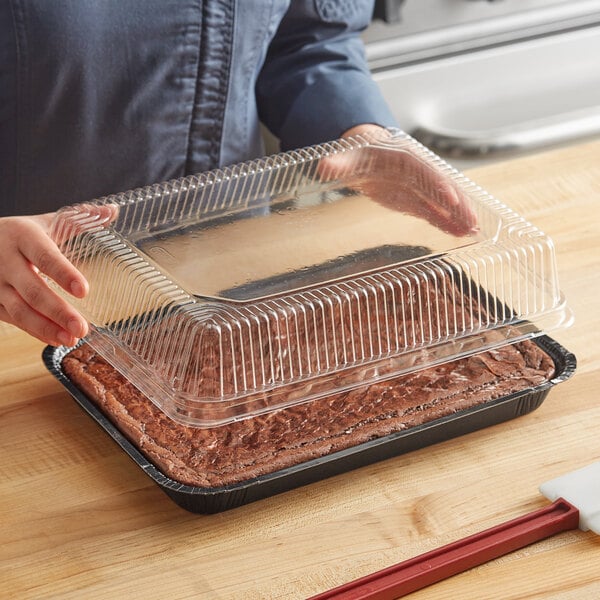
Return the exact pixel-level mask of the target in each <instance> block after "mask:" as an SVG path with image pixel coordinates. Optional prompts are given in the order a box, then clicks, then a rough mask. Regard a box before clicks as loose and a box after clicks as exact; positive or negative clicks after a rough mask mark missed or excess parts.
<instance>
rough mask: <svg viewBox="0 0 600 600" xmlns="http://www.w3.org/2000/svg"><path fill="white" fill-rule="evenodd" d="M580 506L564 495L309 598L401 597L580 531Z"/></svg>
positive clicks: (383, 599) (390, 599) (371, 599)
mask: <svg viewBox="0 0 600 600" xmlns="http://www.w3.org/2000/svg"><path fill="white" fill-rule="evenodd" d="M578 526H579V510H578V509H577V508H575V507H574V506H573V505H572V504H570V503H569V502H567V501H566V500H563V499H562V498H559V499H558V500H556V501H555V502H554V503H553V504H551V505H549V506H547V507H545V508H542V509H540V510H537V511H534V512H531V513H529V514H527V515H524V516H522V517H517V518H516V519H513V520H512V521H507V522H506V523H502V524H500V525H497V526H495V527H491V528H490V529H486V530H485V531H482V532H480V533H476V534H474V535H471V536H469V537H466V538H463V539H462V540H459V541H457V542H452V543H451V544H447V545H446V546H442V547H441V548H437V549H435V550H432V551H430V552H426V553H425V554H421V555H420V556H417V557H415V558H411V559H408V560H406V561H404V562H401V563H398V564H397V565H393V566H391V567H388V568H386V569H382V570H381V571H377V572H376V573H372V574H371V575H366V576H365V577H361V578H360V579H356V580H355V581H351V582H350V583H346V584H344V585H341V586H339V587H336V588H334V589H331V590H329V591H327V592H323V593H321V594H318V595H316V596H313V597H312V598H310V599H309V600H396V598H400V597H401V596H404V595H405V594H409V593H411V592H414V591H416V590H419V589H421V588H424V587H426V586H428V585H431V584H432V583H436V582H438V581H441V580H442V579H446V578H447V577H451V576H452V575H456V574H457V573H462V572H463V571H466V570H468V569H471V568H472V567H475V566H477V565H481V564H483V563H485V562H487V561H489V560H491V559H493V558H498V557H499V556H503V555H504V554H508V553H509V552H512V551H514V550H517V549H519V548H523V547H525V546H527V545H529V544H532V543H534V542H537V541H539V540H543V539H545V538H547V537H550V536H552V535H554V534H556V533H560V532H561V531H569V530H571V529H577V527H578Z"/></svg>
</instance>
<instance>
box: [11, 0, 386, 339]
mask: <svg viewBox="0 0 600 600" xmlns="http://www.w3.org/2000/svg"><path fill="white" fill-rule="evenodd" d="M372 11H373V2H372V0H353V1H352V2H336V1H333V0H291V1H290V0H189V1H188V2H183V1H181V0H104V1H103V2H96V1H95V0H78V1H77V2H73V1H72V0H53V1H52V2H44V1H43V0H20V1H19V0H0V199H1V201H0V211H1V212H0V255H1V256H2V258H3V260H2V263H1V265H0V319H1V320H3V321H6V322H8V323H11V324H13V325H16V326H17V327H19V328H21V329H23V330H24V331H26V332H28V333H29V334H31V335H33V336H34V337H37V338H38V339H40V340H42V341H43V342H45V343H49V344H53V345H67V346H70V345H73V344H75V343H76V342H77V340H78V339H79V338H81V337H83V336H85V335H86V333H87V331H88V324H87V322H86V321H85V319H84V318H83V317H82V315H80V314H79V313H78V312H77V311H76V310H75V308H74V307H73V306H71V304H70V303H69V302H67V301H66V300H65V299H64V298H62V297H61V296H59V295H58V294H56V293H55V292H54V291H53V290H52V289H51V287H49V286H48V285H47V283H46V278H49V279H52V280H53V281H55V282H56V283H57V284H58V285H59V286H60V287H62V288H63V289H64V290H66V291H67V292H68V293H70V294H72V296H73V297H75V298H82V297H84V296H85V295H86V294H87V293H88V287H89V286H88V284H87V282H86V280H85V277H84V276H83V275H82V274H81V273H80V272H79V271H77V269H75V267H74V266H73V265H71V264H70V263H69V261H68V260H67V259H66V258H65V257H64V256H63V255H62V254H61V253H60V251H59V250H58V248H57V246H56V244H55V243H54V242H53V241H52V239H51V238H50V236H49V227H50V223H51V221H52V218H53V212H54V211H56V210H57V209H58V208H60V207H61V206H65V205H68V204H73V203H76V202H82V201H88V200H91V199H93V198H99V197H102V196H105V195H108V194H110V193H114V192H119V191H124V190H128V189H134V188H138V187H141V186H144V185H147V184H151V183H155V182H158V181H165V180H169V179H174V178H178V177H181V176H184V175H187V174H192V173H199V172H202V171H206V170H209V169H212V168H215V167H218V166H223V165H228V164H232V163H236V162H240V161H243V160H247V159H251V158H255V157H258V156H261V155H263V154H264V151H265V150H264V146H263V142H262V140H263V136H262V135H261V123H262V124H264V126H265V127H266V128H267V129H268V130H269V131H270V132H271V133H272V134H273V135H274V136H275V137H276V138H277V139H278V140H279V142H280V145H281V149H282V150H287V149H292V148H299V147H302V146H308V145H312V144H317V143H321V142H325V141H328V140H332V139H336V138H339V137H342V136H345V135H351V134H356V133H360V132H364V131H372V130H379V129H381V128H387V127H397V123H396V121H395V119H394V117H393V115H392V113H391V112H390V109H389V107H388V106H387V104H386V102H385V100H384V99H383V97H382V95H381V93H380V91H379V89H378V87H377V85H376V84H375V82H374V81H373V79H372V77H371V75H370V72H369V69H368V65H367V62H366V59H365V54H364V48H363V45H362V41H361V38H360V33H361V31H362V30H363V29H364V28H365V27H366V26H367V25H368V24H369V22H370V19H371V15H372Z"/></svg>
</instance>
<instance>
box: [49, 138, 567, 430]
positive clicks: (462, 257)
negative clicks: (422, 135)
mask: <svg viewBox="0 0 600 600" xmlns="http://www.w3.org/2000/svg"><path fill="white" fill-rule="evenodd" d="M52 235H53V237H54V239H55V240H56V241H57V243H58V244H59V246H60V248H61V250H62V251H63V252H64V253H65V255H66V256H67V257H68V258H69V259H70V260H71V261H72V262H73V264H74V265H75V266H76V267H77V268H78V269H80V270H81V271H82V272H83V273H84V275H85V276H86V277H87V279H88V281H89V283H90V293H89V294H88V296H87V297H86V298H85V299H84V300H81V301H79V300H77V301H74V304H75V306H76V307H77V308H78V310H80V311H81V313H82V314H83V315H85V316H86V318H87V319H88V320H89V321H90V323H91V333H90V335H89V336H88V341H89V343H90V344H91V345H92V346H94V347H95V349H96V350H97V351H98V352H99V353H101V354H102V355H103V356H104V357H105V358H106V359H107V360H108V361H109V362H110V363H111V364H112V365H113V366H114V367H115V368H116V369H117V370H119V371H120V372H121V373H122V374H123V375H124V376H125V377H126V378H127V379H129V380H130V381H131V382H132V383H133V384H134V385H135V386H137V387H138V388H139V389H140V390H141V391H142V392H143V393H144V394H145V395H147V396H148V397H149V398H150V399H151V400H152V401H153V402H154V403H156V404H157V405H158V406H159V408H161V409H162V410H163V411H164V413H166V414H167V415H168V416H169V417H171V418H172V419H175V420H176V421H179V422H181V423H185V424H188V425H195V426H215V425H218V424H222V423H227V422H229V421H232V420H236V419H241V418H245V417H249V416H253V415H257V414H260V413H262V412H265V411H271V410H275V409H278V408H282V407H286V406H290V405H292V404H296V403H300V402H306V401H310V400H311V399H314V398H316V397H319V396H323V395H328V394H332V393H336V392H340V391H343V390H346V389H349V388H352V387H356V386H363V385H368V384H370V383H374V382H377V381H381V380H384V379H387V378H391V377H394V376H396V375H398V374H401V373H406V372H408V371H412V370H415V369H420V368H424V367H429V366H432V365H435V364H438V363H440V362H445V361H448V360H451V359H455V358H458V357H462V356H466V355H469V354H472V353H474V352H479V351H481V350H483V349H487V348H493V347H495V346H498V345H501V344H505V343H508V342H514V341H517V340H520V339H524V338H527V337H532V336H535V335H537V334H539V333H541V332H542V331H545V332H547V331H550V330H552V329H555V328H557V327H562V326H566V325H567V324H568V323H569V322H570V320H571V316H570V312H569V311H568V309H567V307H566V305H565V302H564V300H563V297H562V295H561V293H560V290H559V286H558V280H557V272H556V265H555V255H554V248H553V245H552V242H551V240H550V239H549V238H548V237H547V236H546V235H544V234H543V233H542V232H541V231H539V230H538V229H536V228H535V227H534V226H532V225H531V224H530V223H528V222H526V221H525V220H523V219H522V218H521V217H520V216H519V215H517V214H516V213H514V212H513V211H511V210H510V209H509V208H507V207H506V206H504V205H503V204H501V203H500V202H498V201H497V200H496V199H494V198H492V197H491V196H490V195H489V194H487V193H486V192H484V191H483V190H482V189H481V188H479V187H478V186H476V185H475V184H473V183H472V182H471V181H469V180H468V179H466V178H465V177H464V176H463V175H461V174H460V173H458V172H457V171H455V170H454V169H452V168H451V167H450V166H448V165H447V164H446V163H444V162H443V161H441V160H440V159H439V158H437V157H436V156H435V155H433V154H432V153H431V152H430V151H428V150H427V149H425V148H424V147H423V146H421V145H420V144H418V143H417V142H416V141H415V140H413V139H412V138H411V137H410V136H408V135H406V134H404V133H402V132H398V131H388V132H384V133H382V135H381V136H378V137H373V136H365V137H355V138H351V139H343V140H337V141H334V142H331V143H327V144H322V145H319V146H314V147H310V148H304V149H301V150H297V151H293V152H287V153H282V154H278V155H275V156H272V157H268V158H264V159H260V160H255V161H250V162H246V163H242V164H239V165H235V166H233V167H227V168H224V169H220V170H215V171H210V172H207V173H203V174H201V175H197V176H190V177H186V178H183V179H179V180H176V181H170V182H167V183H162V184H157V185H153V186H149V187H146V188H142V189H138V190H134V191H130V192H126V193H122V194H116V195H113V196H109V197H106V198H102V199H100V200H97V201H94V202H91V203H86V204H81V205H75V206H70V207H66V208H64V209H62V210H61V211H59V213H58V214H57V217H56V219H55V222H54V227H53V233H52ZM70 301H73V299H72V298H70Z"/></svg>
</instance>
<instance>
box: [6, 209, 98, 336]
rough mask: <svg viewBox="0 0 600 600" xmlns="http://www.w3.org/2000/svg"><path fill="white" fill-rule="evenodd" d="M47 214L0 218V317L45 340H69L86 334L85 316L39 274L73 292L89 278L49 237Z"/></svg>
mask: <svg viewBox="0 0 600 600" xmlns="http://www.w3.org/2000/svg"><path fill="white" fill-rule="evenodd" d="M52 218H53V214H52V213H47V214H44V215H35V216H27V217H4V218H0V257H2V258H1V262H0V320H3V321H6V322H7V323H11V324H12V325H16V326H17V327H19V328H20V329H22V330H24V331H26V332H27V333H29V334H30V335H32V336H34V337H36V338H38V339H39V340H41V341H42V342H45V343H46V344H51V345H55V346H60V345H64V346H72V345H74V344H76V343H77V340H78V339H79V338H81V337H83V336H84V335H86V334H87V332H88V324H87V321H86V320H85V319H84V318H83V317H82V316H81V315H80V314H79V313H78V312H77V311H76V310H75V309H74V308H73V307H72V306H71V305H70V304H69V303H68V302H67V301H66V300H65V299H64V298H62V297H61V296H59V295H58V294H57V293H56V292H55V291H54V290H52V289H51V288H50V287H49V286H48V284H47V283H46V281H45V279H44V277H42V275H45V276H47V277H49V278H50V279H52V280H53V281H55V282H56V283H57V284H58V285H59V286H60V287H62V288H63V289H64V290H66V291H67V292H68V293H70V294H71V295H73V296H74V297H76V298H83V297H84V296H85V295H86V294H87V292H88V283H87V281H86V279H85V277H84V276H83V275H82V274H81V273H80V272H79V271H78V270H77V269H76V268H75V267H74V266H73V265H72V264H71V263H70V262H69V261H68V260H67V259H66V258H65V256H63V254H62V253H61V252H60V250H59V249H58V247H57V245H56V244H55V243H54V241H53V240H52V239H51V238H50V236H49V230H50V225H51V223H52Z"/></svg>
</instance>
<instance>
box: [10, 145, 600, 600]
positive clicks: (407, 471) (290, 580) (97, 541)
mask: <svg viewBox="0 0 600 600" xmlns="http://www.w3.org/2000/svg"><path fill="white" fill-rule="evenodd" d="M469 175H470V176H471V177H472V178H473V179H474V180H475V181H476V182H477V183H479V184H480V185H481V186H482V187H484V188H485V189H487V190H488V191H490V192H491V193H493V194H494V195H496V196H497V197H498V198H500V199H501V200H502V201H503V202H504V203H506V204H508V205H509V206H510V207H511V208H513V209H515V210H516V211H517V212H519V213H521V214H522V215H523V216H524V217H526V218H527V219H528V220H530V221H531V222H533V223H534V224H535V225H537V226H538V227H539V228H540V229H542V230H544V231H545V232H546V233H548V234H549V235H550V236H551V237H552V239H553V240H554V242H555V245H556V249H557V257H558V267H559V276H560V279H561V287H562V289H563V290H564V293H565V295H566V297H567V299H568V302H569V304H570V306H571V308H572V309H573V311H574V313H575V317H576V321H575V323H574V325H573V326H572V327H571V328H569V329H567V330H565V331H560V332H558V333H553V334H552V336H553V337H554V338H555V339H557V340H558V341H559V342H560V343H562V344H563V345H564V346H565V347H566V348H568V349H569V350H571V351H572V352H574V353H575V354H576V356H577V358H578V368H577V372H576V373H575V375H574V376H573V377H572V378H571V379H570V380H569V381H566V382H564V383H561V384H560V385H558V386H556V387H555V388H554V389H553V390H552V391H551V392H550V394H549V395H548V397H547V398H546V400H545V401H544V403H543V404H542V405H541V407H540V408H539V409H537V410H536V411H534V412H533V413H530V414H528V415H525V416H523V417H520V418H518V419H515V420H512V421H510V422H508V423H504V424H502V425H498V426H494V427H490V428H487V429H485V430H482V431H479V432H476V433H473V434H469V435H465V436H463V437H460V438H458V439H455V440H452V441H449V442H445V443H442V444H438V445H436V446H433V447H430V448H426V449H423V450H420V451H417V452H412V453H410V454H406V455H403V456H399V457H397V458H394V459H390V460H387V461H385V462H381V463H378V464H375V465H372V466H369V467H365V468H362V469H359V470H357V471H354V472H351V473H347V474H344V475H340V476H337V477H334V478H331V479H329V480H326V481H322V482H319V483H316V484H312V485H309V486H306V487H303V488H300V489H297V490H293V491H291V492H287V493H284V494H281V495H278V496H275V497H272V498H270V499H267V500H263V501H260V502H256V503H254V504H250V505H247V506H243V507H240V508H237V509H234V510H231V511H228V512H224V513H220V514H217V515H207V516H206V515H194V514H191V513H188V512H186V511H185V510H183V509H181V508H179V507H178V506H177V505H176V504H174V503H173V501H172V500H170V499H169V498H168V497H167V496H166V495H165V494H164V493H163V492H162V491H161V490H160V489H159V488H158V487H157V486H156V485H155V484H154V483H152V482H151V481H150V480H149V479H148V478H147V476H146V475H145V474H144V473H143V472H141V470H140V469H139V468H138V467H137V466H136V465H135V464H134V463H133V462H132V461H131V460H130V459H129V458H128V457H127V456H126V455H125V454H124V453H123V452H122V451H121V450H120V449H119V447H118V446H117V445H116V444H115V443H114V442H113V441H112V440H111V439H110V438H109V437H108V436H107V435H106V434H105V433H104V432H103V431H102V430H101V429H100V428H99V427H98V426H97V425H96V424H95V423H94V422H93V421H92V420H91V419H90V418H89V417H88V416H87V415H85V414H84V413H83V411H82V410H81V409H80V408H79V407H78V406H77V405H76V404H75V402H74V401H73V400H72V399H71V397H70V396H69V394H68V393H67V392H66V391H64V389H63V388H62V386H61V385H60V384H59V383H58V382H57V381H56V380H55V379H54V377H53V376H52V375H50V374H49V373H48V372H47V371H46V368H45V367H44V365H43V363H42V361H41V357H40V356H41V351H42V348H43V345H42V344H41V343H39V342H37V341H35V340H32V339H30V338H28V337H27V336H26V335H25V334H22V333H20V332H17V331H13V330H9V331H8V332H6V333H4V334H0V342H1V344H0V456H1V459H0V511H1V519H0V521H1V528H0V532H1V533H0V536H1V537H0V542H1V544H0V581H2V586H1V588H2V591H0V596H2V597H6V598H19V599H20V600H23V599H25V598H36V599H37V598H50V597H53V598H54V597H56V598H58V597H59V598H61V599H65V598H66V599H68V598H77V599H80V598H94V599H96V598H106V599H114V598H144V599H152V598H161V599H162V598H169V599H172V600H174V599H179V598H203V599H204V598H206V599H213V598H215V599H219V600H221V599H223V600H225V599H227V600H229V599H231V600H240V599H243V600H245V599H251V600H252V599H253V600H262V599H286V600H287V599H303V598H306V597H308V596H310V595H312V594H316V593H318V592H321V591H324V590H326V589H328V588H330V587H334V586H336V585H339V584H341V583H344V582H346V581H350V580H352V579H355V578H357V577H360V576H362V575H366V574H368V573H370V572H372V571H375V570H378V569H381V568H384V567H386V566H389V565H391V564H394V563H396V562H398V561H401V560H404V559H406V558H409V557H412V556H415V555H417V554H419V553H421V552H424V551H426V550H429V549H432V548H436V547H438V546H440V545H442V544H445V543H448V542H450V541H453V540H455V539H459V538H461V537H463V536H464V535H467V534H470V533H475V532H478V531H481V530H482V529H484V528H487V527H490V526H492V525H494V524H497V523H500V522H503V521H505V520H507V519H510V518H514V517H516V516H519V515H521V514H525V513H526V512H528V511H530V510H533V509H536V508H540V507H542V506H544V505H546V504H547V503H548V502H547V501H546V499H545V498H544V497H543V496H541V494H540V493H539V492H538V490H537V486H538V485H539V483H541V482H543V481H546V480H548V479H551V478H553V477H556V476H558V475H561V474H563V473H565V472H567V471H570V470H574V469H576V468H578V467H581V466H584V465H586V464H588V463H590V462H593V461H595V460H600V432H599V430H600V396H599V390H600V221H599V220H598V216H597V215H598V206H599V205H600V141H592V142H589V143H586V144H582V145H578V146H573V147H569V148H565V149H560V150H556V151H552V152H550V153H546V154H540V155H536V156H532V157H527V158H521V159H517V160H513V161H507V162H504V163H499V164H495V165H492V166H486V167H482V168H480V169H478V170H474V171H472V172H470V173H469ZM599 565H600V537H599V536H596V535H594V534H592V533H590V532H587V533H584V532H581V531H574V532H569V533H564V534H561V535H557V536H554V537H553V538H550V539H548V540H546V541H542V542H539V543H537V544H534V545H532V546H529V547H528V548H526V549H523V550H520V551H517V552H514V553H512V554H510V555H508V556H505V557H503V558H501V559H498V560H495V561H492V562H490V563H487V564H485V565H483V566H481V567H478V568H475V569H472V570H471V571H469V572H467V573H464V574H461V575H458V576H455V577H453V578H451V579H449V580H446V581H443V582H440V583H438V584H436V585H434V586H431V587H429V588H427V589H425V590H421V591H419V592H415V593H414V594H413V595H412V596H411V598H415V600H416V599H420V598H427V599H428V600H429V599H444V600H446V599H448V598H461V599H468V598H473V599H480V598H483V597H485V598H486V599H492V598H498V599H502V600H507V599H510V598H515V599H516V598H519V599H522V598H534V597H535V598H565V599H566V598H569V599H571V598H578V599H580V598H598V597H600V568H599Z"/></svg>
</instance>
